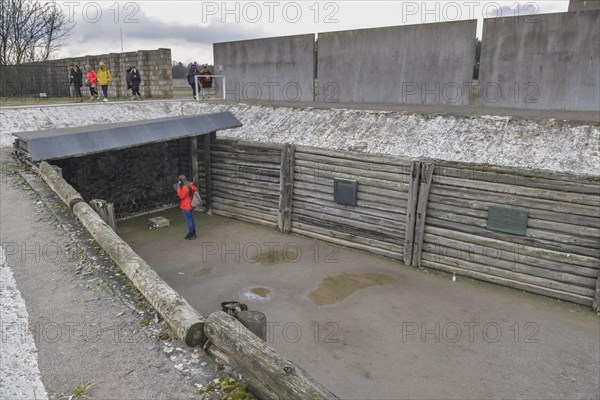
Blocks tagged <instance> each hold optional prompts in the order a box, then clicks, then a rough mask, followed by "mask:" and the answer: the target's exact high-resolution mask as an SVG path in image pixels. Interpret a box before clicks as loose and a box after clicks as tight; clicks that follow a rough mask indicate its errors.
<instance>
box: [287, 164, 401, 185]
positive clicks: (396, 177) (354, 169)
mask: <svg viewBox="0 0 600 400" xmlns="http://www.w3.org/2000/svg"><path fill="white" fill-rule="evenodd" d="M296 166H297V167H301V168H305V169H308V170H313V171H314V175H315V176H321V173H322V172H329V173H332V174H334V175H335V176H338V175H342V176H354V177H357V179H361V178H372V179H379V180H382V181H390V182H401V183H405V184H408V183H409V182H410V175H408V174H406V173H403V174H399V173H392V172H381V171H374V170H371V169H364V168H361V166H360V165H358V163H357V165H354V166H351V167H348V166H342V165H338V164H337V162H336V161H335V160H330V161H329V162H323V163H318V162H313V161H303V160H296Z"/></svg>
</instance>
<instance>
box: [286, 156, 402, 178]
mask: <svg viewBox="0 0 600 400" xmlns="http://www.w3.org/2000/svg"><path fill="white" fill-rule="evenodd" d="M297 160H299V161H300V160H302V161H311V162H313V163H319V164H331V163H334V164H335V165H339V166H342V167H353V168H359V169H362V170H367V171H378V172H388V173H393V174H403V175H409V174H410V167H411V165H401V166H399V165H391V164H380V163H373V162H369V161H364V160H362V159H360V161H359V160H348V159H343V158H337V157H336V158H333V157H329V156H322V155H317V154H309V153H298V157H297ZM407 178H408V177H407ZM407 182H408V181H407Z"/></svg>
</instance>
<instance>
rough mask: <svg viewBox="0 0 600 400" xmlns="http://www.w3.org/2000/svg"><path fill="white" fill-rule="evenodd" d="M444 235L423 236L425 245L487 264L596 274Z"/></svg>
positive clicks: (519, 251) (519, 250)
mask: <svg viewBox="0 0 600 400" xmlns="http://www.w3.org/2000/svg"><path fill="white" fill-rule="evenodd" d="M444 235H445V236H439V235H431V234H425V237H424V239H425V244H431V245H435V246H436V247H440V248H441V247H447V248H451V249H453V250H454V251H455V252H459V253H462V254H465V256H464V257H466V258H469V257H477V258H484V259H488V260H489V264H493V263H494V262H495V261H494V260H505V261H508V262H509V263H519V264H524V265H530V266H532V267H538V268H545V269H549V270H553V271H557V272H564V273H569V274H574V275H579V276H584V277H588V278H592V277H594V276H596V275H597V274H598V268H593V267H583V266H581V265H571V264H566V263H563V262H560V261H553V260H548V259H541V258H538V257H535V256H534V255H533V254H531V253H529V252H527V251H526V250H524V249H523V248H522V247H519V248H517V249H516V250H502V249H496V248H493V247H487V246H482V245H478V244H474V243H469V242H464V241H461V240H455V239H454V238H453V236H452V232H451V231H446V232H445V233H444Z"/></svg>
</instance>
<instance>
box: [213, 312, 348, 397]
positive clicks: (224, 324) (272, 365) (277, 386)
mask: <svg viewBox="0 0 600 400" xmlns="http://www.w3.org/2000/svg"><path fill="white" fill-rule="evenodd" d="M204 333H205V335H206V337H207V338H208V340H210V342H211V343H212V346H211V347H209V348H208V352H209V353H213V351H211V349H212V348H213V347H216V349H217V353H218V354H221V355H222V358H224V359H226V360H227V361H228V362H229V363H233V364H234V366H237V367H239V368H240V369H241V370H242V371H244V372H245V373H244V375H245V377H246V379H247V381H248V384H249V386H250V387H251V388H253V389H255V390H256V389H258V392H260V393H261V394H263V395H264V397H265V398H269V399H286V400H295V399H297V400H305V399H312V400H334V399H338V400H339V398H338V397H337V396H335V395H334V394H333V393H331V392H330V391H329V390H327V389H326V388H325V387H323V386H322V385H321V384H320V383H318V382H317V381H315V380H314V378H313V377H311V376H310V375H309V374H307V373H306V372H305V371H304V370H303V369H302V368H300V367H298V366H297V365H296V364H294V363H293V362H291V361H289V360H287V359H285V358H284V357H282V356H281V355H280V354H279V353H277V352H276V351H275V350H274V349H273V348H272V347H270V346H269V345H268V344H267V343H265V342H264V341H263V340H261V339H260V338H259V337H257V336H256V335H255V334H253V333H252V332H250V330H248V329H247V328H246V327H245V326H244V325H242V323H241V322H239V321H238V320H237V319H235V317H233V316H231V315H229V314H227V313H224V312H223V311H217V312H214V313H212V314H211V315H210V316H209V317H208V318H207V319H206V322H205V325H204Z"/></svg>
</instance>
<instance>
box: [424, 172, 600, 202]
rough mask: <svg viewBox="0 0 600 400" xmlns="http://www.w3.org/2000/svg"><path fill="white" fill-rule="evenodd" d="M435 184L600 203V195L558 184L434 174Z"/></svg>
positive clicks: (524, 195)
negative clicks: (550, 187) (547, 185)
mask: <svg viewBox="0 0 600 400" xmlns="http://www.w3.org/2000/svg"><path fill="white" fill-rule="evenodd" d="M433 183H434V185H443V186H453V187H459V188H471V189H477V190H485V191H488V192H493V193H502V194H511V195H516V196H520V197H523V198H527V197H531V198H533V199H535V201H537V200H550V201H558V202H565V203H574V204H582V205H589V206H593V207H597V206H598V204H600V197H599V196H595V195H589V194H584V193H571V192H566V191H565V190H564V188H560V187H559V185H558V184H557V188H556V189H555V190H548V189H538V188H530V187H525V186H518V185H515V184H513V185H510V184H504V183H496V182H484V181H476V180H472V179H460V178H449V177H447V176H442V175H434V177H433Z"/></svg>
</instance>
